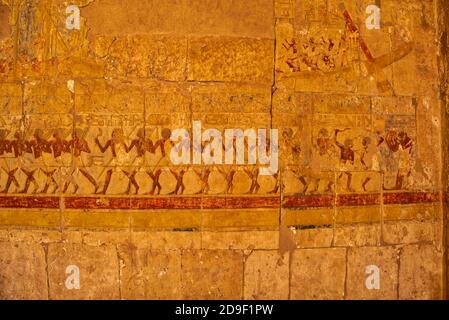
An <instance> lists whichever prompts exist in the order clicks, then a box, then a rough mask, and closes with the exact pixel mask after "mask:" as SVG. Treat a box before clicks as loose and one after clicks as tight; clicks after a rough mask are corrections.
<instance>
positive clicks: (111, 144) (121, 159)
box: [95, 128, 139, 194]
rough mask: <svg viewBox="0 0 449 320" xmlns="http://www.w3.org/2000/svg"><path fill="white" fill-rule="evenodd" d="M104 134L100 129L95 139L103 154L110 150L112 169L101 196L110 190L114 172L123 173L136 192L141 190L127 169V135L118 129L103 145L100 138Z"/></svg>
mask: <svg viewBox="0 0 449 320" xmlns="http://www.w3.org/2000/svg"><path fill="white" fill-rule="evenodd" d="M102 134H103V131H102V130H101V129H99V132H98V135H97V137H96V138H95V143H96V144H97V146H98V148H99V149H100V151H101V152H102V153H105V152H106V151H107V150H108V149H110V151H111V154H112V161H111V163H110V164H109V166H111V167H112V168H111V169H108V170H107V172H106V178H105V181H104V185H103V191H102V192H101V194H106V193H107V191H108V188H109V184H110V183H111V178H112V174H113V172H114V171H115V172H122V173H123V174H124V175H125V176H126V177H127V178H128V179H129V181H130V182H131V184H133V185H134V187H135V188H136V190H138V189H139V185H138V184H137V183H136V182H135V180H134V181H133V180H132V179H131V178H130V176H131V174H130V171H129V170H128V169H127V167H128V166H129V156H128V153H127V152H126V150H128V146H127V145H126V143H125V135H124V132H123V129H121V128H116V129H114V130H113V131H112V135H111V139H109V140H108V141H106V143H105V145H102V144H101V142H100V140H99V137H100V136H101V135H102ZM128 189H130V185H129V184H128Z"/></svg>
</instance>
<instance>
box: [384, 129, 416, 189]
mask: <svg viewBox="0 0 449 320" xmlns="http://www.w3.org/2000/svg"><path fill="white" fill-rule="evenodd" d="M385 143H386V144H387V146H388V148H389V149H390V150H391V151H392V152H393V153H396V154H397V155H398V169H397V174H396V184H395V186H394V187H393V188H391V189H387V188H385V187H384V189H385V190H401V189H402V188H403V187H404V184H405V179H406V178H408V177H409V176H410V175H411V160H412V159H411V158H412V151H413V140H412V139H411V138H410V137H409V136H408V134H407V133H406V132H404V131H401V132H399V133H397V132H396V131H394V130H392V131H389V132H388V133H387V135H386V137H385Z"/></svg>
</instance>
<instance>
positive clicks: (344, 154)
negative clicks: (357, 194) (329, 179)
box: [335, 129, 355, 192]
mask: <svg viewBox="0 0 449 320" xmlns="http://www.w3.org/2000/svg"><path fill="white" fill-rule="evenodd" d="M348 130H350V129H345V130H339V129H336V130H335V145H336V146H337V147H338V148H339V149H340V164H341V165H342V170H343V172H342V173H341V174H340V176H339V179H340V178H341V177H342V176H343V174H345V175H346V176H347V182H346V189H347V190H348V191H351V192H352V191H354V190H353V189H352V185H351V183H352V173H351V172H349V170H351V169H352V166H353V165H354V162H355V152H354V149H353V148H354V144H353V141H352V139H345V141H344V143H341V142H339V141H338V134H339V133H340V132H344V131H348Z"/></svg>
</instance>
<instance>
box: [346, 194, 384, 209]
mask: <svg viewBox="0 0 449 320" xmlns="http://www.w3.org/2000/svg"><path fill="white" fill-rule="evenodd" d="M372 205H380V193H375V194H339V195H338V196H337V206H372Z"/></svg>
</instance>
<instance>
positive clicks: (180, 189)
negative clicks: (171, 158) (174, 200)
mask: <svg viewBox="0 0 449 320" xmlns="http://www.w3.org/2000/svg"><path fill="white" fill-rule="evenodd" d="M170 172H171V173H172V175H173V176H174V177H175V179H176V186H175V190H174V191H173V192H170V193H169V194H171V195H177V194H183V193H184V191H185V189H186V187H185V185H184V175H185V173H186V172H187V170H186V169H184V168H182V169H180V170H179V171H178V172H176V171H175V170H173V169H170Z"/></svg>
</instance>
